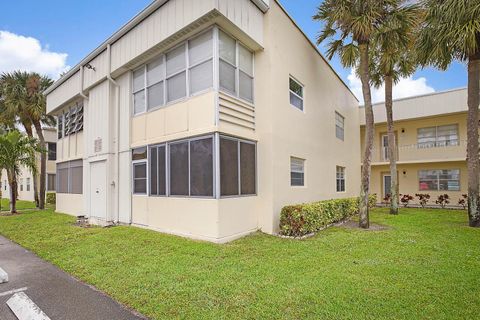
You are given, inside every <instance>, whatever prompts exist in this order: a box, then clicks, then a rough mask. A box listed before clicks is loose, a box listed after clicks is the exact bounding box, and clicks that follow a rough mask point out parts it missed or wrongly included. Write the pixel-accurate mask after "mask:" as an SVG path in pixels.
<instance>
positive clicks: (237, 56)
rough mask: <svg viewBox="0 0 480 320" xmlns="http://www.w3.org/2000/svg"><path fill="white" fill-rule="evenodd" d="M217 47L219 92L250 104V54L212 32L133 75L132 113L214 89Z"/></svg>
mask: <svg viewBox="0 0 480 320" xmlns="http://www.w3.org/2000/svg"><path fill="white" fill-rule="evenodd" d="M216 34H219V36H218V38H217V37H216V36H215V35H216ZM217 46H218V48H219V71H217V72H218V73H219V77H218V78H219V88H220V90H222V91H225V92H227V93H229V94H232V95H234V96H236V97H238V98H241V99H244V100H247V101H249V102H253V53H252V52H250V51H249V50H248V49H247V48H245V47H244V46H243V45H241V44H240V43H238V41H236V40H234V39H233V38H231V37H229V36H228V35H226V34H225V33H224V32H222V31H218V33H217V32H216V31H215V29H214V30H209V31H207V32H204V33H202V34H200V35H197V36H195V37H193V38H192V39H189V40H187V41H186V42H184V43H182V44H180V45H178V46H177V47H175V48H173V49H172V50H170V51H168V52H166V53H165V54H162V55H160V56H159V57H157V58H155V59H154V60H152V61H151V62H149V63H147V64H145V65H143V66H142V67H140V68H138V69H137V70H135V71H134V72H133V104H134V114H140V113H143V112H147V111H150V110H153V109H156V108H159V107H162V106H165V105H166V104H169V103H172V102H175V101H178V100H180V99H183V98H186V97H190V96H193V95H195V94H197V93H199V92H202V91H205V90H208V89H211V88H213V87H215V83H214V79H215V77H214V74H215V71H214V70H215V63H214V59H213V57H214V52H215V48H216V47H217ZM237 61H238V63H237Z"/></svg>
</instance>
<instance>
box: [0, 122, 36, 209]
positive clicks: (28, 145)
mask: <svg viewBox="0 0 480 320" xmlns="http://www.w3.org/2000/svg"><path fill="white" fill-rule="evenodd" d="M39 151H42V150H41V149H40V147H39V145H38V143H37V140H36V139H33V138H30V137H28V136H25V135H22V134H21V133H20V132H19V131H18V130H13V131H10V132H8V133H6V134H3V135H0V167H1V168H4V169H5V170H6V171H7V177H8V184H9V186H10V212H11V213H16V212H17V208H16V203H17V192H16V190H17V178H18V174H19V172H20V168H21V166H24V167H26V168H28V169H29V170H30V171H32V173H36V172H37V161H36V153H37V152H39Z"/></svg>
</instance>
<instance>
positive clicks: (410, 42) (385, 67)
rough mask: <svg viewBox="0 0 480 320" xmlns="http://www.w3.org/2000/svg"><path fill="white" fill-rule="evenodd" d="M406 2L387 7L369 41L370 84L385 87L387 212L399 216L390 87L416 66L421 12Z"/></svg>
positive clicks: (391, 88)
mask: <svg viewBox="0 0 480 320" xmlns="http://www.w3.org/2000/svg"><path fill="white" fill-rule="evenodd" d="M409 2H410V1H408V0H402V1H398V3H397V4H396V5H395V6H389V7H388V11H389V12H388V15H387V17H386V19H385V21H384V22H383V24H382V26H381V27H380V28H379V31H378V33H376V34H375V36H374V37H373V40H372V49H373V50H371V62H372V63H371V64H370V72H371V81H372V84H373V85H374V86H375V87H377V88H379V87H381V86H382V84H384V85H385V109H386V114H387V135H388V159H389V161H390V177H391V181H390V183H391V184H390V197H391V198H390V213H391V214H398V199H399V197H398V182H397V147H396V140H395V128H394V123H393V84H394V83H397V82H398V81H399V80H400V78H401V77H408V76H410V75H412V74H413V73H414V72H415V70H416V67H417V63H416V61H415V56H414V54H412V52H414V42H415V36H416V31H417V30H418V29H417V27H418V25H419V23H420V21H421V10H420V7H419V6H418V5H416V4H411V3H409Z"/></svg>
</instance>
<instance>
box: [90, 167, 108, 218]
mask: <svg viewBox="0 0 480 320" xmlns="http://www.w3.org/2000/svg"><path fill="white" fill-rule="evenodd" d="M90 217H92V218H97V219H99V220H103V221H108V220H109V219H108V217H107V165H106V161H99V162H92V163H90Z"/></svg>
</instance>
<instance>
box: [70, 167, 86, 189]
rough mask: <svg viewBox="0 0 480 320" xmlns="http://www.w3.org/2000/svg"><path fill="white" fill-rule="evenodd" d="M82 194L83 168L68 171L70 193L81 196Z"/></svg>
mask: <svg viewBox="0 0 480 320" xmlns="http://www.w3.org/2000/svg"><path fill="white" fill-rule="evenodd" d="M82 192H83V167H76V168H71V169H70V193H75V194H82Z"/></svg>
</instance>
